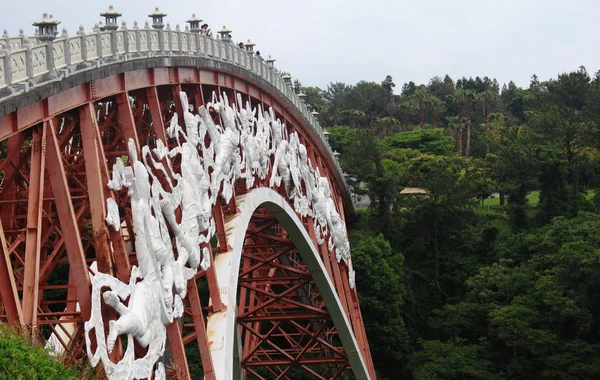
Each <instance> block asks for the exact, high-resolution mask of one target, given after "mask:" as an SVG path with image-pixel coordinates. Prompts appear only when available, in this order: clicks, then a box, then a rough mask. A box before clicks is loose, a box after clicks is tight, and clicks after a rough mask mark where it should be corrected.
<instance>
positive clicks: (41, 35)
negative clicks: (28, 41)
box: [33, 13, 60, 42]
mask: <svg viewBox="0 0 600 380" xmlns="http://www.w3.org/2000/svg"><path fill="white" fill-rule="evenodd" d="M58 24H60V21H58V20H55V19H54V17H52V15H50V16H48V13H44V14H43V15H42V19H41V20H38V21H36V22H34V23H33V26H35V27H37V32H38V34H37V36H36V37H37V39H38V40H40V41H42V42H52V41H54V39H55V38H56V36H57V35H58Z"/></svg>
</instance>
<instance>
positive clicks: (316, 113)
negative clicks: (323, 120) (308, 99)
mask: <svg viewBox="0 0 600 380" xmlns="http://www.w3.org/2000/svg"><path fill="white" fill-rule="evenodd" d="M310 114H311V115H313V117H314V118H315V119H316V118H317V116H319V113H318V112H317V111H312V112H311V113H310Z"/></svg>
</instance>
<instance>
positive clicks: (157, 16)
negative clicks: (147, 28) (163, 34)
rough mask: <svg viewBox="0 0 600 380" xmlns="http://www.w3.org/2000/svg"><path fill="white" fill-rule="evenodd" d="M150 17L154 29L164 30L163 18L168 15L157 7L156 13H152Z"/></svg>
mask: <svg viewBox="0 0 600 380" xmlns="http://www.w3.org/2000/svg"><path fill="white" fill-rule="evenodd" d="M148 17H150V18H151V19H152V27H153V28H154V29H158V30H162V29H164V27H165V24H164V23H163V18H165V17H167V14H166V13H163V12H161V11H159V10H158V7H155V8H154V12H152V13H150V14H149V15H148Z"/></svg>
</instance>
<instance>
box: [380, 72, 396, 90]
mask: <svg viewBox="0 0 600 380" xmlns="http://www.w3.org/2000/svg"><path fill="white" fill-rule="evenodd" d="M381 87H383V88H384V89H385V90H386V91H388V92H389V93H390V94H392V93H393V92H394V87H396V85H395V84H394V80H393V79H392V76H391V75H387V76H386V77H385V79H384V80H383V82H381Z"/></svg>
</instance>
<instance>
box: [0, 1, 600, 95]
mask: <svg viewBox="0 0 600 380" xmlns="http://www.w3.org/2000/svg"><path fill="white" fill-rule="evenodd" d="M2 1H3V2H5V3H6V4H5V5H4V6H3V7H2V8H3V9H4V12H2V16H0V20H2V21H1V22H0V29H7V30H8V32H9V35H11V36H13V35H17V34H18V31H19V28H23V29H24V30H25V32H26V34H29V35H31V34H33V26H31V23H32V22H33V21H35V20H37V19H39V18H41V15H42V13H43V12H48V13H52V14H53V15H54V17H55V18H57V19H59V20H61V21H62V24H61V25H60V27H66V28H67V29H68V31H69V33H70V34H74V33H75V31H76V30H77V28H78V27H79V25H80V24H82V25H83V26H84V27H85V29H86V31H89V30H91V28H92V27H93V25H94V23H95V22H98V21H101V18H100V16H99V13H100V12H102V11H104V10H106V9H108V5H109V4H111V2H110V1H105V2H104V1H89V0H27V1H13V0H2ZM8 3H10V5H8ZM112 3H113V5H114V6H115V9H116V10H118V11H120V12H122V13H123V17H122V18H121V20H125V21H126V22H127V25H128V26H130V27H131V26H133V21H135V20H137V21H138V23H140V26H142V25H143V23H144V22H145V21H146V20H148V17H147V15H148V13H150V12H152V11H153V9H154V6H158V7H160V10H161V11H163V12H165V13H167V14H168V16H167V17H166V21H167V22H170V24H171V27H172V28H174V27H175V24H177V23H179V24H180V25H181V27H182V29H183V27H184V25H185V20H187V19H188V18H189V17H190V16H191V14H192V13H195V14H196V15H197V16H198V17H200V18H202V19H204V21H205V22H207V23H208V24H209V25H210V26H211V28H212V30H213V32H216V31H217V30H219V29H221V27H222V26H223V25H226V26H227V27H228V28H230V29H232V30H233V33H232V36H233V39H234V40H235V41H236V42H239V41H244V42H245V41H246V40H247V39H248V38H251V39H252V40H253V42H255V43H257V46H256V48H257V49H258V50H260V51H261V53H262V55H263V56H264V57H265V58H266V57H267V56H268V55H271V56H272V57H273V58H275V59H277V62H276V66H277V67H279V68H280V69H282V70H285V71H289V72H291V74H292V75H293V76H294V77H297V78H299V79H300V81H301V82H302V84H303V85H305V86H319V87H321V88H326V86H327V84H328V83H329V82H336V81H340V82H345V83H351V84H353V83H356V82H357V81H359V80H367V81H376V82H381V81H382V80H383V79H384V78H385V76H386V75H388V74H389V75H391V76H392V77H393V78H394V82H395V83H396V85H397V87H396V92H397V93H398V92H399V91H400V88H401V86H402V84H403V83H405V82H408V81H410V80H412V81H415V82H416V83H417V84H420V83H427V82H428V81H429V79H430V78H431V77H432V76H435V75H440V76H443V75H444V74H450V75H451V76H452V78H453V79H455V80H456V79H457V78H459V77H462V76H473V77H475V76H477V75H479V76H485V75H487V76H489V77H492V78H497V79H498V81H499V82H500V84H502V83H505V82H508V81H510V80H514V81H515V83H517V84H518V85H520V86H527V85H528V84H529V79H530V78H531V75H532V74H537V75H538V77H539V78H540V79H541V80H545V79H549V78H552V77H555V76H556V75H557V74H558V73H560V72H564V71H571V70H575V69H577V68H578V67H579V66H580V65H584V66H585V67H586V68H587V69H588V71H589V72H590V73H594V72H596V71H597V70H598V69H600V49H599V48H598V39H599V38H600V23H599V22H598V21H597V20H598V14H599V11H600V0H570V1H565V0H563V1H560V0H245V1H242V0H212V1H204V0H196V1H188V0H174V1H173V0H172V1H165V0H155V1H153V2H152V1H150V2H147V1H142V0H118V1H114V0H113V1H112Z"/></svg>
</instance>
